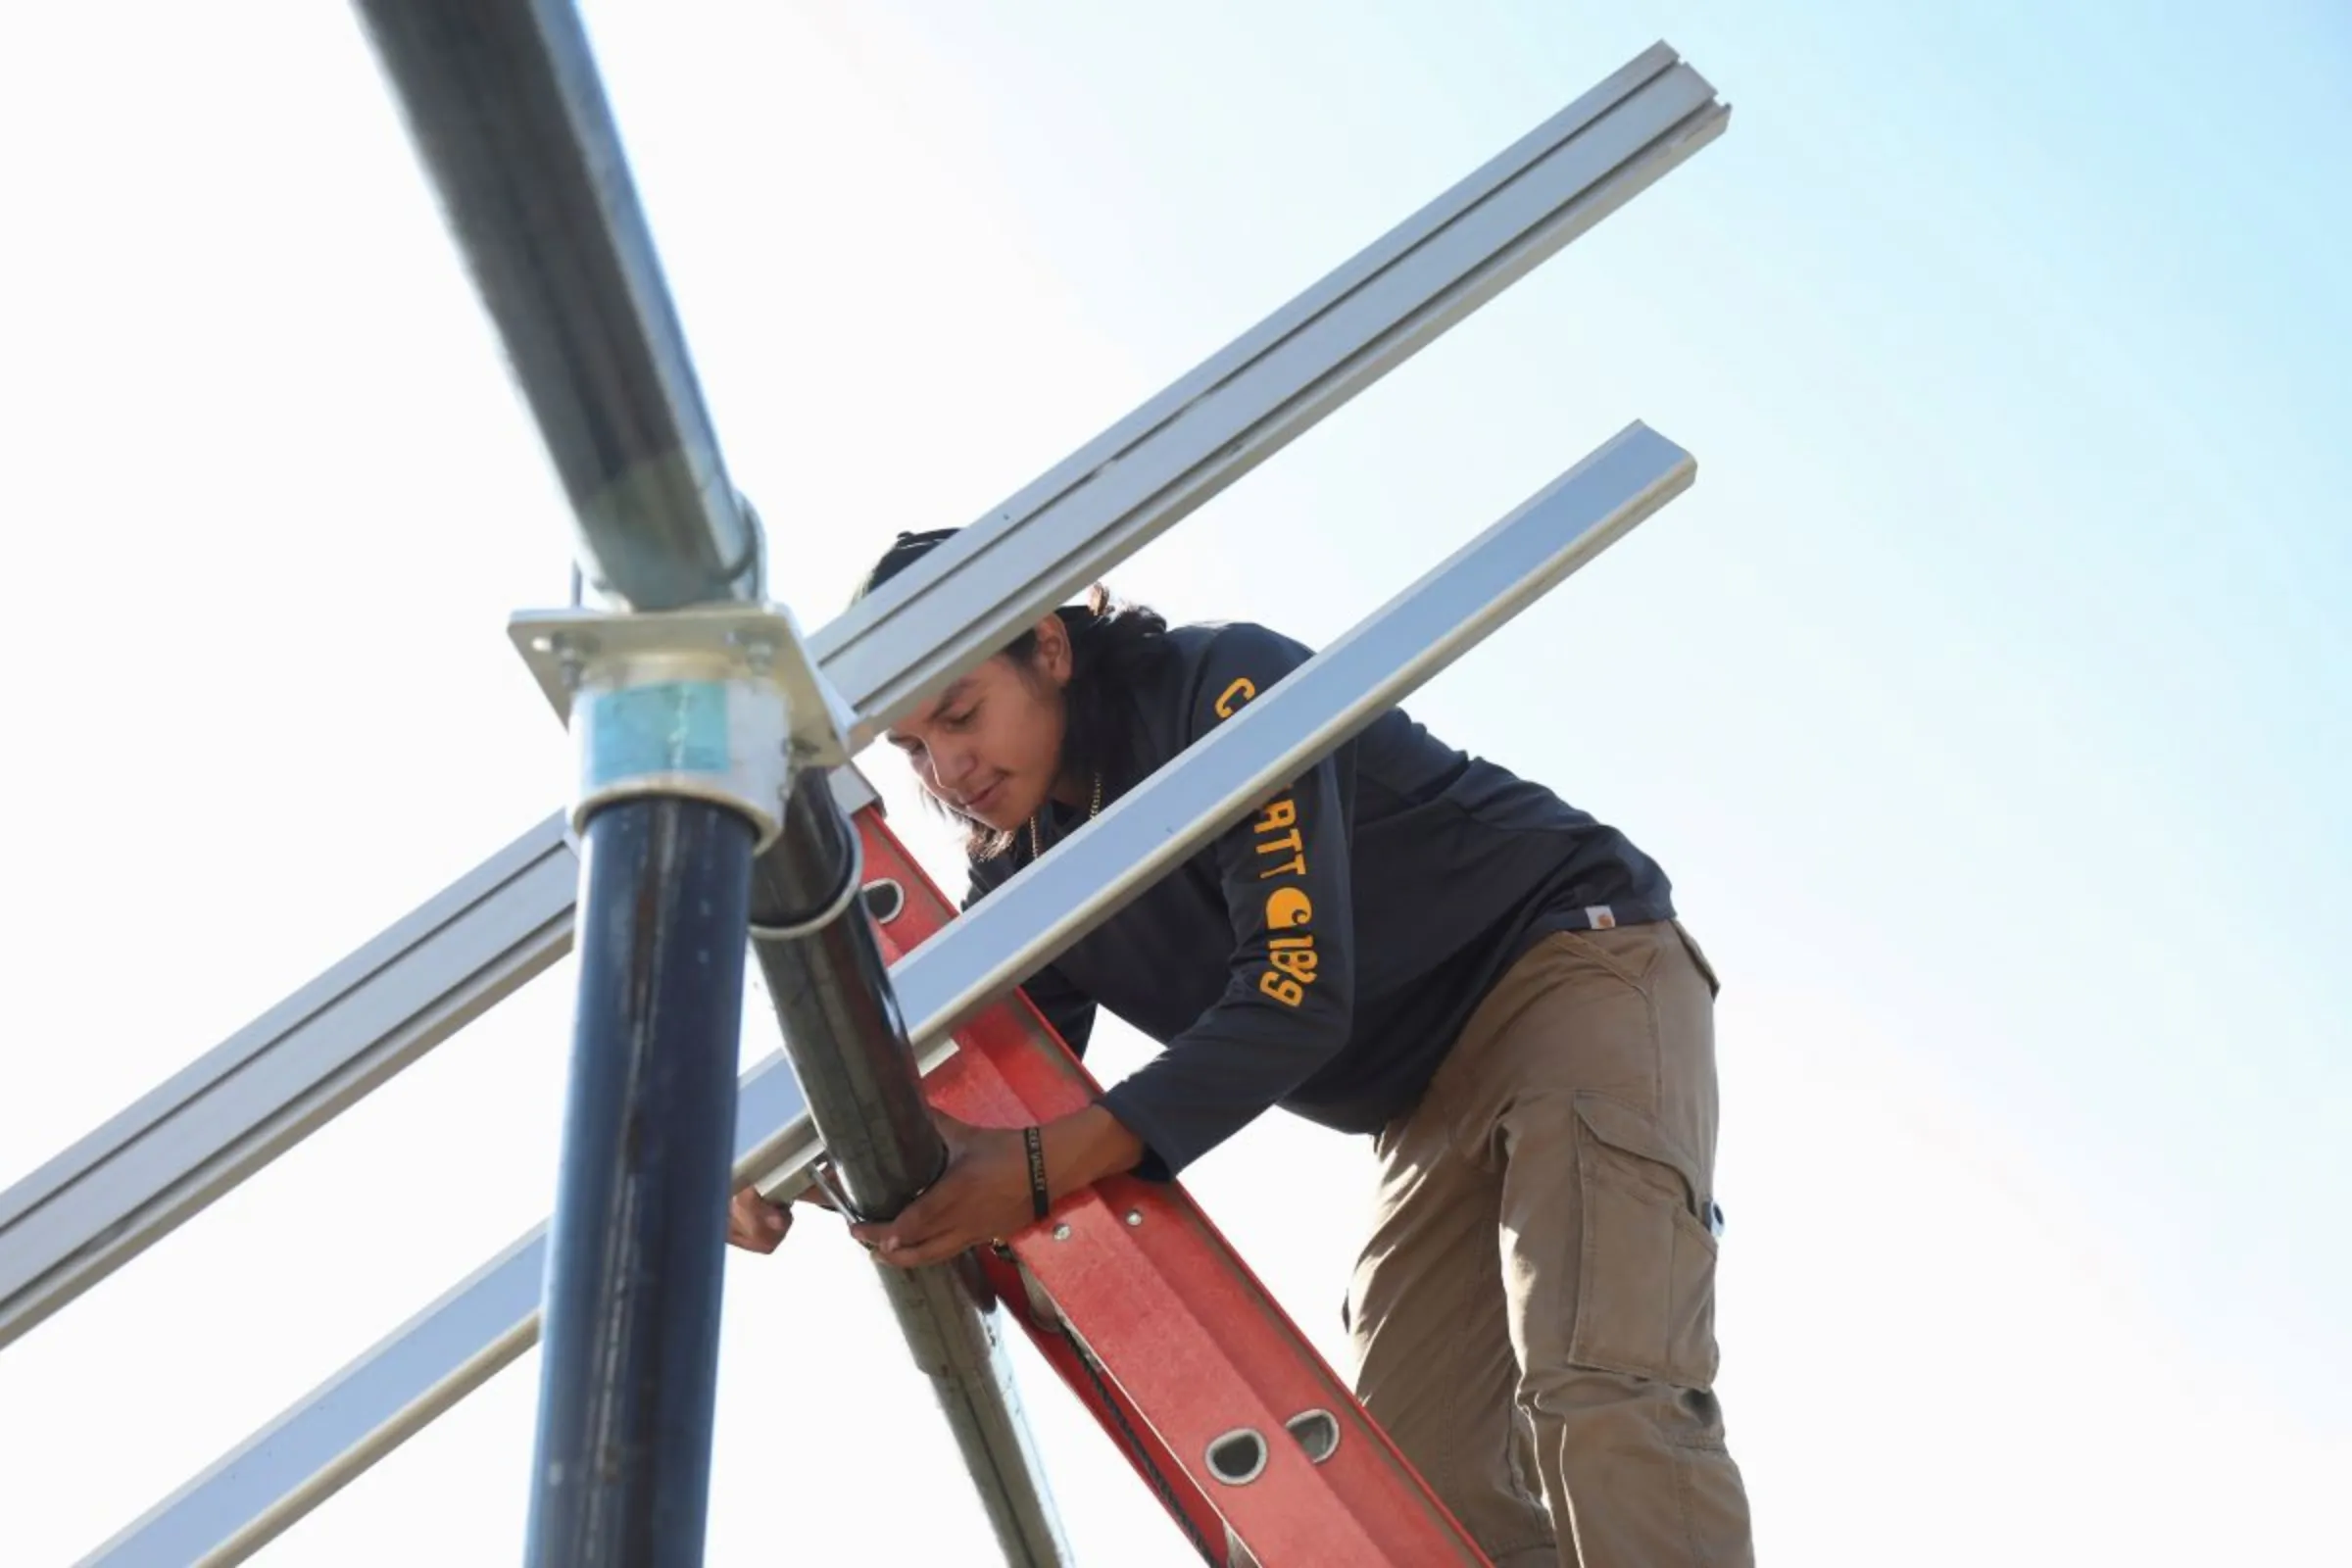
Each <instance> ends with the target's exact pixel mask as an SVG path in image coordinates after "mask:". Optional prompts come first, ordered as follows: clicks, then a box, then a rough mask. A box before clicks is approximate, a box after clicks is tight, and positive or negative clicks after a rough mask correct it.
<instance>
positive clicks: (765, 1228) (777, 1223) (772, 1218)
mask: <svg viewBox="0 0 2352 1568" xmlns="http://www.w3.org/2000/svg"><path fill="white" fill-rule="evenodd" d="M791 1229H792V1213H791V1211H790V1210H789V1209H786V1208H784V1207H782V1206H781V1205H779V1204H775V1203H771V1202H769V1201H767V1200H766V1199H764V1198H761V1197H760V1194H759V1193H758V1192H757V1191H756V1190H754V1189H752V1188H749V1187H747V1188H745V1189H744V1190H743V1191H742V1192H740V1193H737V1194H736V1195H735V1197H734V1200H733V1201H731V1202H729V1203H728V1204H727V1240H728V1241H729V1242H730V1243H732V1244H733V1245H735V1246H737V1247H741V1248H744V1249H745V1250H749V1251H754V1252H772V1251H774V1250H776V1247H777V1244H778V1243H780V1242H782V1241H783V1240H784V1237H785V1233H786V1232H788V1231H790V1230H791Z"/></svg>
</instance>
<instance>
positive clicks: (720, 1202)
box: [359, 0, 785, 1568]
mask: <svg viewBox="0 0 2352 1568" xmlns="http://www.w3.org/2000/svg"><path fill="white" fill-rule="evenodd" d="M359 5H360V12H361V15H362V16H363V18H364V19H365V21H366V25H367V26H368V32H369V34H370V36H371V38H372V40H373V42H374V46H375V49H376V52H377V54H378V56H379V58H380V59H381V61H382V62H383V66H384V69H385V72H386V74H387V75H388V76H389V77H390V80H391V84H392V87H393V89H394V92H395V94H396V96H397V97H398V99H399V101H400V102H401V104H402V106H403V108H404V111H405V113H406V115H407V119H408V124H409V128H410V132H411V135H412V137H413V138H414V140H415V142H416V144H417V150H418V153H419V155H420V156H421V158H422V160H423V162H424V165H425V167H426V169H427V171H428V172H429V173H430V175H431V177H432V180H433V183H434V186H435V188H436V189H437V190H438V191H439V193H440V196H441V200H442V204H443V206H444V208H445V211H446V216H447V219H448V221H449V224H450V227H451V229H452V231H453V232H454V233H455V235H456V237H457V239H458V242H459V246H460V249H461V250H462V252H463V253H464V255H465V258H466V264H467V266H468V267H469V269H470V270H471V271H472V273H473V278H474V282H475V285H476V287H477V289H478V291H479V292H480V295H481V298H482V302H483V304H484V306H485V308H486V309H487V310H488V312H489V314H490V317H491V319H493V321H494V322H495V323H496V325H497V328H498V331H499V335H500V337H501V338H502V339H503V340H504V342H505V344H506V348H507V353H508V355H509V357H510V359H511V360H512V362H513V368H514V371H515V379H516V381H517V383H518V384H519V387H520V389H521V392H522V395H523V397H524V398H525V400H526V401H527V402H528V403H529V405H530V408H531V412H532V414H533V416H534V417H536V419H537V422H538V425H539V429H540V433H541V435H542V437H543V438H544V440H545V442H546V445H547V450H548V454H549V456H550V458H551V460H552V461H553V463H554V465H555V468H556V472H557V475H558V477H559V479H560V480H561V482H562V483H563V485H564V491H565V492H566V494H567V495H568V497H569V498H570V502H571V511H572V515H573V532H574V558H575V562H576V564H577V565H578V566H579V568H580V570H581V571H582V572H583V573H584V574H585V575H586V576H587V578H588V579H589V581H590V583H591V584H592V585H593V586H594V587H595V589H596V590H597V592H598V593H599V594H600V595H601V596H602V597H604V598H606V599H608V600H610V601H612V602H613V603H614V604H615V606H617V607H619V608H620V609H622V610H624V611H626V612H630V613H637V614H641V615H642V614H661V613H668V612H677V611H683V610H686V609H688V608H689V607H694V606H699V605H707V604H711V603H716V602H726V601H734V602H746V601H751V602H756V601H758V600H759V598H760V595H761V592H762V588H763V585H762V583H761V581H760V550H759V525H758V522H757V520H756V519H755V518H753V517H752V516H751V515H750V512H749V509H748V508H747V507H745V506H744V505H743V504H742V503H741V502H740V501H739V499H738V498H737V496H736V495H735V492H734V488H733V486H732V485H731V484H730V483H729V482H728V479H727V474H726V468H725V466H724V464H723V463H722V462H721V461H720V457H719V451H718V443H717V439H716V437H715V435H714V434H713V432H712V429H711V420H710V417H709V414H708V412H707V411H706V410H705V408H704V406H703V401H702V394H701V390H700V387H699V386H698V384H697V382H696V378H695V375H694V370H693V365H692V362H691V359H690V357H689V356H688V353H687V350H686V344H685V338H684V334H683V333H682V332H681V331H680V329H679V325H678V321H677V318H676V312H675V310H674V308H673V307H672V305H671V302H670V298H669V293H668V290H667V287H666V286H665V284H664V282H663V279H662V270H661V264H660V262H659V260H658V258H657V256H656V253H655V249H654V243H653V236H652V234H651V232H650V231H649V230H648V227H647V225H646V222H645V216H644V213H643V212H642V210H641V209H640V207H639V205H638V202H637V197H636V191H635V188H634V186H633V184H632V182H631V180H630V177H629V171H628V165H627V161H626V159H625V158H624V157H623V155H622V151H621V146H620V137H619V135H618V132H617V131H616V129H615V128H614V125H613V118H612V114H611V111H610V109H609V107H608V105H607V103H606V101H605V96H604V90H603V86H602V83H601V82H600V80H599V78H598V75H597V71H596V65H595V61H594V58H593V56H592V55H591V53H590V51H589V48H588V40H587V37H586V34H585V32H584V31H583V29H582V28H581V25H580V22H579V18H578V16H577V14H576V13H575V12H574V10H573V9H572V7H571V6H570V5H568V4H565V3H562V0H359ZM551 645H552V643H551ZM573 652H574V650H571V649H568V648H567V649H566V650H565V651H564V657H565V662H566V665H567V670H566V673H567V676H568V677H569V682H570V683H571V684H573V685H576V686H577V687H578V697H577V699H576V700H575V701H574V703H573V704H572V706H571V708H570V710H569V715H568V716H569V719H570V724H571V728H572V730H573V733H574V737H575V741H576V743H577V745H578V748H579V753H580V758H581V768H582V771H581V791H580V794H579V796H578V799H577V806H576V809H575V820H576V821H577V823H578V825H579V829H580V832H581V834H582V837H583V839H584V846H583V866H582V882H581V898H580V901H579V921H580V937H579V947H580V955H581V961H580V982H579V985H580V990H579V1006H578V1013H577V1020H576V1023H575V1025H574V1029H575V1033H574V1042H573V1054H572V1062H571V1072H570V1079H569V1086H568V1091H567V1094H568V1108H567V1111H566V1116H565V1123H564V1152H563V1166H562V1170H561V1176H560V1182H559V1187H558V1195H557V1198H556V1202H555V1214H554V1219H553V1222H552V1226H551V1231H550V1246H549V1250H548V1273H547V1286H546V1310H545V1316H546V1325H547V1328H546V1333H547V1345H546V1354H545V1357H544V1360H543V1363H542V1368H541V1385H540V1405H539V1426H538V1434H537V1452H536V1456H535V1464H534V1466H533V1471H532V1476H533V1493H532V1502H531V1514H530V1525H529V1536H528V1541H529V1545H528V1552H527V1560H529V1561H531V1562H533V1563H539V1564H545V1565H548V1568H646V1565H655V1568H666V1565H673V1564H674V1565H676V1568H687V1565H689V1564H699V1563H700V1562H701V1561H702V1555H703V1534H704V1522H705V1517H706V1514H707V1512H708V1508H709V1500H710V1497H709V1493H710V1462H711V1422H712V1411H713V1407H714V1405H715V1402H716V1395H717V1390H716V1386H715V1385H716V1378H717V1355H718V1322H719V1301H720V1294H721V1289H722V1284H723V1280H724V1272H725V1245H726V1243H725V1233H724V1225H725V1211H726V1202H727V1193H728V1185H729V1183H728V1174H729V1163H730V1161H729V1157H728V1156H729V1152H730V1146H731V1142H732V1135H733V1131H734V1119H735V1060H736V1054H737V1046H738V1031H739V1029H740V1024H741V1008H742V1000H743V947H744V931H745V925H746V921H747V920H748V918H749V899H750V884H751V861H752V857H753V854H754V852H755V849H756V848H757V847H758V845H759V843H760V840H761V838H763V837H764V836H765V835H766V834H767V833H769V832H771V831H772V830H773V825H774V817H775V813H776V810H777V803H778V797H779V795H780V793H781V790H782V787H783V783H784V766H785V758H784V754H783V748H782V737H783V731H784V727H785V726H784V722H783V719H782V716H781V715H782V712H783V709H784V706H785V704H784V698H783V695H782V693H781V692H780V691H777V690H775V689H774V688H773V687H772V686H770V685H768V684H766V683H765V682H764V681H763V680H761V679H760V678H759V677H758V672H756V671H747V670H745V669H743V668H740V667H736V666H735V665H734V664H732V663H731V662H727V661H720V662H715V663H714V662H711V661H710V660H709V659H705V660H703V661H702V662H700V663H698V664H695V665H694V667H693V668H691V669H679V670H672V669H667V668H662V667H657V666H659V663H660V661H659V660H658V659H657V660H656V661H654V662H652V663H650V664H649V663H648V662H647V661H645V660H644V659H643V658H636V659H634V660H630V659H622V660H613V659H609V658H607V659H599V658H598V657H597V651H596V650H595V649H593V648H581V649H579V650H577V651H576V652H577V654H578V656H579V658H578V659H577V660H576V661H575V660H573V659H572V657H571V655H572V654H573ZM640 652H642V650H640ZM747 675H748V676H751V677H752V678H749V679H747V678H746V677H747ZM768 715H774V716H775V722H774V724H773V726H772V733H770V732H769V730H768V727H767V725H766V723H765V720H766V717H767V716H768Z"/></svg>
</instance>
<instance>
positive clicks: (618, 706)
mask: <svg viewBox="0 0 2352 1568" xmlns="http://www.w3.org/2000/svg"><path fill="white" fill-rule="evenodd" d="M727 740H728V727H727V688H726V687H725V686H724V685H722V684H720V683H718V682H715V681H664V682H662V683H660V684H658V685H652V686H632V687H630V688H629V689H628V690H626V691H619V692H608V693H605V694H603V695H602V696H600V697H599V698H598V700H597V705H596V712H595V714H594V716H593V718H592V719H591V721H590V726H589V737H588V754H589V755H588V774H589V778H588V781H587V782H588V786H589V788H591V789H596V788H601V787H602V786H604V785H607V784H613V783H617V782H618V781H620V780H622V779H628V778H636V777H639V776H641V775H643V774H647V773H694V774H708V775H713V776H724V775H725V773H726V772H727V757H728V747H727Z"/></svg>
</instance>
